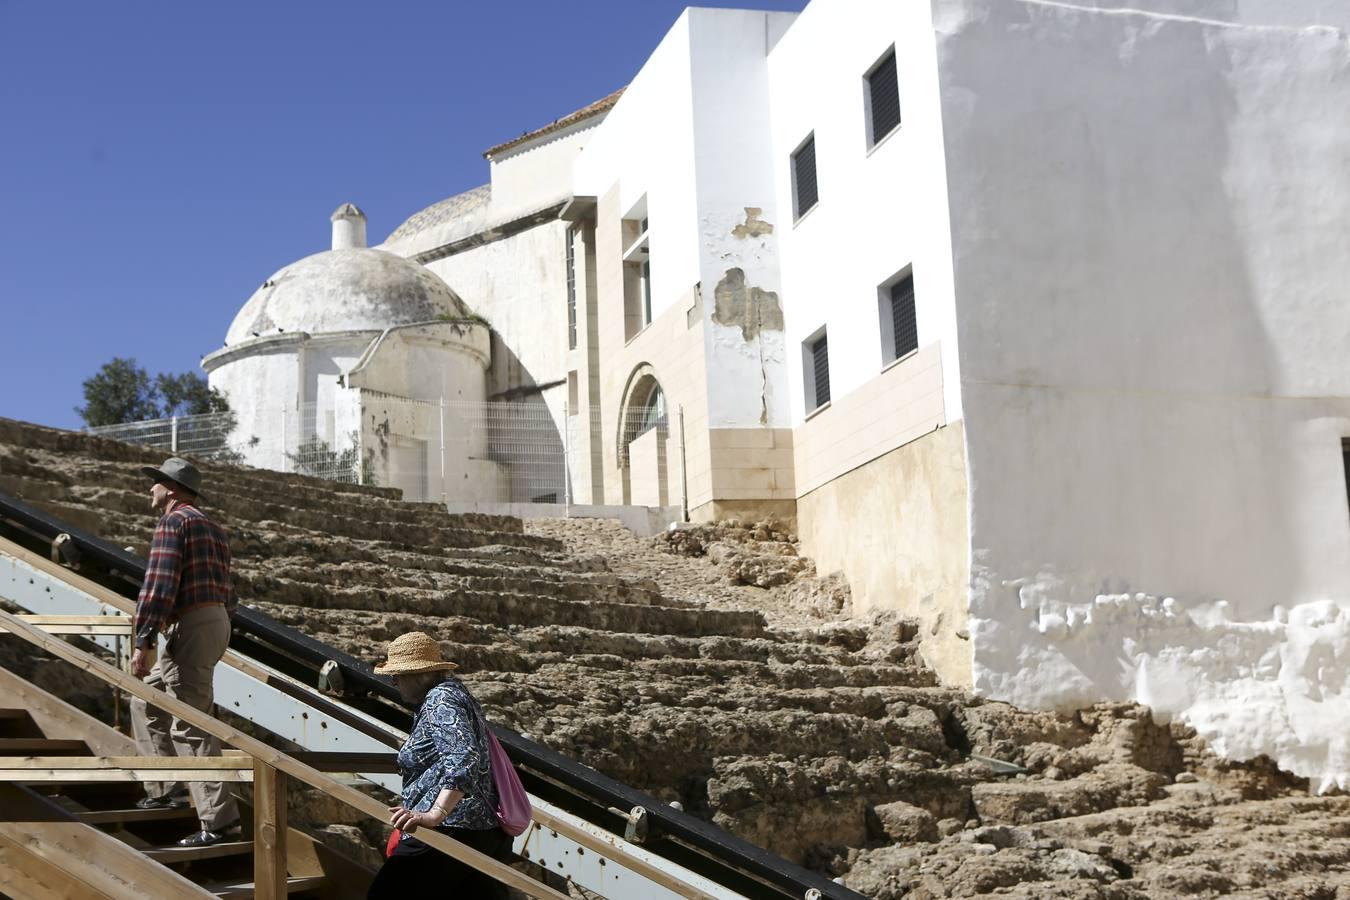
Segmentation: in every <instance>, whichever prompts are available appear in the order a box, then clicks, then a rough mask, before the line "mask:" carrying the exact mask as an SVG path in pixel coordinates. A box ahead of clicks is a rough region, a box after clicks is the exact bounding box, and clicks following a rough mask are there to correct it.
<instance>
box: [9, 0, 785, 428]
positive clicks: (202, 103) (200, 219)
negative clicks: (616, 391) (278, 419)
mask: <svg viewBox="0 0 1350 900" xmlns="http://www.w3.org/2000/svg"><path fill="white" fill-rule="evenodd" d="M684 5H685V4H683V3H679V2H669V0H627V2H619V0H598V2H590V0H584V2H582V3H556V2H532V0H531V2H511V3H470V2H464V0H442V2H439V3H431V2H426V3H400V2H384V3H380V4H375V3H351V2H326V3H318V2H298V0H296V2H272V3H261V2H256V3H255V2H232V3H217V4H205V3H182V2H175V3H171V2H153V3H152V2H134V0H127V2H120V3H107V2H85V3H58V2H37V0H0V202H2V203H3V206H2V207H0V416H7V417H10V418H17V419H25V420H28V421H33V422H41V423H44V424H48V425H57V426H61V427H78V426H79V425H80V424H81V423H80V420H79V417H78V416H77V415H76V414H75V412H74V407H75V406H77V405H79V404H81V403H82V399H83V398H82V394H81V391H80V384H81V382H82V381H83V380H84V379H85V378H87V377H88V376H89V375H91V374H93V373H94V372H95V371H96V370H97V369H98V368H99V366H101V365H102V364H103V363H104V362H106V361H107V360H109V359H111V358H112V357H114V356H132V357H135V358H136V359H137V360H138V361H139V362H140V363H141V364H142V365H143V366H144V367H145V368H146V369H148V370H149V371H150V372H151V373H152V374H153V373H155V372H160V371H172V372H179V371H186V370H188V369H197V368H198V366H199V363H200V360H201V357H202V356H203V355H204V354H206V353H208V352H210V351H212V350H214V349H216V348H218V347H219V346H220V343H221V340H222V339H223V338H224V335H225V330H226V328H228V326H229V323H230V320H231V319H232V318H233V317H234V314H235V312H236V311H237V310H238V308H239V307H240V306H241V305H242V304H243V302H244V301H245V300H246V299H248V296H249V294H251V293H252V292H253V290H254V289H255V288H256V287H257V286H258V285H259V284H261V283H262V281H263V279H265V278H266V277H267V276H268V275H270V274H272V273H273V272H274V271H276V270H277V269H278V268H280V267H281V266H283V265H285V264H286V263H288V262H291V261H292V260H295V259H298V258H300V257H302V256H305V255H308V254H310V253H314V252H316V251H319V250H323V249H326V248H327V246H328V240H329V233H328V232H329V225H328V214H329V213H330V212H332V210H333V209H334V208H336V207H337V206H338V204H339V203H342V202H345V201H352V202H354V203H356V204H357V205H359V206H360V207H361V208H362V209H363V210H364V211H365V213H366V215H367V217H368V218H369V230H370V237H371V240H372V242H376V241H379V240H382V239H383V238H384V237H385V236H386V235H387V234H388V233H389V232H390V231H391V230H392V229H393V228H394V227H396V226H397V225H398V223H399V222H401V221H402V220H403V219H404V218H406V217H407V216H408V215H410V214H412V213H413V212H416V211H417V210H419V209H421V208H422V207H424V206H427V205H429V204H431V203H433V202H435V201H436V200H439V199H442V198H444V197H448V196H450V195H452V194H455V193H458V192H460V191H462V190H466V189H468V188H470V187H473V186H475V185H478V184H482V183H484V182H486V181H487V163H486V162H485V161H484V160H483V158H482V151H483V150H484V149H486V148H487V147H489V146H492V145H493V144H496V143H500V142H501V141H503V140H507V139H509V138H511V137H514V136H516V135H518V134H520V133H521V132H524V131H527V130H530V129H533V128H536V127H538V126H540V125H543V124H545V123H547V122H548V121H550V120H552V119H554V118H557V117H558V116H561V115H565V114H566V113H568V112H571V111H572V110H574V109H576V108H578V107H581V106H584V105H586V104H587V103H589V102H591V101H592V100H596V99H598V98H600V97H602V96H604V95H605V94H608V93H609V92H610V91H612V90H614V89H615V88H617V87H619V86H621V85H623V84H625V83H627V82H628V80H629V79H631V78H632V76H633V75H634V74H635V73H636V72H637V70H638V69H639V68H640V67H641V65H642V62H643V61H644V60H645V59H646V57H647V55H648V54H649V53H650V52H651V50H652V49H653V48H654V47H655V46H656V44H657V42H658V41H659V40H660V39H661V36H662V35H663V34H665V32H666V30H667V29H668V28H669V27H670V25H671V23H672V22H674V21H675V19H676V18H677V17H678V16H679V14H680V11H681V10H682V9H683V7H684ZM710 5H730V6H737V7H752V8H761V9H792V10H798V9H801V7H802V6H803V5H805V4H804V0H803V2H796V0H762V2H755V0H750V2H738V3H732V4H710Z"/></svg>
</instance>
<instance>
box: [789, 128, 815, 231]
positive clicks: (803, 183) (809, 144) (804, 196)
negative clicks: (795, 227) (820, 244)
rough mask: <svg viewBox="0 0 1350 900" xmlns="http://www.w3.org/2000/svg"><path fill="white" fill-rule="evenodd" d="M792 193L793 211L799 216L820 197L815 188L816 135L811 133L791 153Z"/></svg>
mask: <svg viewBox="0 0 1350 900" xmlns="http://www.w3.org/2000/svg"><path fill="white" fill-rule="evenodd" d="M792 193H793V197H794V198H795V203H796V206H795V207H794V211H795V213H796V217H797V218H799V219H800V218H801V217H802V215H803V214H805V213H806V212H807V211H808V210H809V209H810V208H811V207H813V206H815V205H816V201H817V200H819V199H820V197H819V195H818V193H817V189H816V136H815V135H814V134H813V135H811V136H810V137H809V138H807V139H806V143H804V144H802V145H801V147H800V148H798V150H797V152H796V153H794V154H792Z"/></svg>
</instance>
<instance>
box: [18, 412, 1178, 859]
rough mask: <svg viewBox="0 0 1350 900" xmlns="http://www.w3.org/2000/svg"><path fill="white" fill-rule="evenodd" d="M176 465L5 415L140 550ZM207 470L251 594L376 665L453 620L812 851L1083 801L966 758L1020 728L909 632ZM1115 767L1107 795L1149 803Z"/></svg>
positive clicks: (420, 507) (464, 655)
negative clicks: (921, 822) (161, 486)
mask: <svg viewBox="0 0 1350 900" xmlns="http://www.w3.org/2000/svg"><path fill="white" fill-rule="evenodd" d="M30 437H31V440H30V439H29V438H30ZM161 458H162V454H160V453H157V452H156V453H150V452H147V451H143V450H141V449H140V448H134V447H126V446H124V445H118V444H114V443H111V442H107V441H102V440H99V439H95V438H91V437H89V436H87V435H73V436H72V435H70V434H69V433H62V432H56V431H53V430H50V429H37V430H34V429H31V428H29V427H27V426H19V425H17V424H16V423H12V422H7V421H6V420H0V490H6V491H16V492H21V493H23V494H24V496H26V497H30V498H32V499H33V501H34V502H35V503H37V504H38V505H40V506H42V507H43V508H46V509H48V510H49V511H51V512H52V513H53V514H55V515H58V516H62V517H64V518H68V519H70V520H72V521H73V522H74V523H75V524H77V525H80V526H82V527H85V528H87V529H88V530H90V531H93V532H95V533H98V534H101V535H103V536H105V537H107V538H109V539H110V540H113V541H115V542H117V543H118V544H119V545H121V546H132V547H134V548H136V549H137V550H138V551H140V552H142V553H144V551H145V549H146V547H147V544H148V541H149V537H150V533H151V530H152V527H153V524H154V518H153V514H152V513H151V511H150V510H149V509H148V508H147V507H148V504H147V502H146V500H147V498H146V496H145V490H144V487H145V486H144V479H142V478H141V476H140V475H139V474H138V473H137V467H138V466H139V465H143V464H145V463H147V462H149V463H158V462H160V461H161ZM203 474H204V475H205V477H206V478H207V484H208V485H210V487H209V488H208V495H207V502H206V503H204V507H205V508H206V509H207V510H208V511H209V512H211V513H212V514H213V515H216V516H217V517H218V518H219V519H220V520H221V521H222V524H225V525H226V527H227V528H228V529H229V530H230V533H231V546H232V549H233V550H234V554H235V576H236V579H237V586H238V589H239V592H240V595H241V599H242V600H243V601H244V602H245V603H248V604H251V605H254V606H256V607H257V608H258V609H260V610H261V611H263V612H266V613H268V614H270V615H272V616H274V617H275V618H276V619H278V620H279V621H281V622H283V623H285V624H289V625H292V626H294V627H296V628H298V629H300V630H302V631H304V632H305V633H307V634H310V635H311V636H313V637H315V638H317V639H319V640H322V641H325V642H328V643H331V644H332V645H333V646H335V647H338V648H340V649H342V650H345V651H347V652H349V653H352V654H354V655H356V656H358V657H360V658H363V659H366V660H369V661H372V662H374V661H375V660H376V659H377V658H378V656H379V653H380V651H381V649H382V648H383V645H384V644H385V643H386V642H388V641H389V640H392V639H393V638H394V637H396V636H398V635H399V634H402V633H405V632H406V631H409V630H414V629H417V630H424V631H427V632H429V633H432V634H434V635H436V637H437V638H438V639H439V640H440V642H441V646H442V648H443V650H444V651H445V652H446V653H447V654H448V655H449V657H450V658H452V659H454V660H455V661H456V662H458V663H459V664H460V666H461V669H460V674H461V676H462V677H463V678H464V680H465V681H466V682H467V683H469V684H470V685H471V686H472V688H473V690H474V692H475V694H476V695H477V696H478V697H479V699H480V700H481V701H482V702H483V705H484V707H485V708H486V709H487V710H488V711H489V715H490V717H491V718H492V719H493V720H495V721H498V722H500V723H502V724H504V725H508V726H510V727H513V728H516V729H518V730H521V731H524V732H527V733H529V734H530V735H531V736H533V737H534V738H536V739H538V740H540V741H542V742H543V743H544V744H546V745H547V746H549V747H551V748H553V749H555V750H557V751H559V752H562V753H565V754H568V755H570V756H573V757H574V758H576V759H578V760H580V761H582V762H584V763H586V764H588V765H591V766H594V767H596V768H597V769H599V770H601V771H603V772H605V773H606V774H608V775H610V776H612V777H615V778H618V779H619V780H621V781H624V782H626V783H629V784H632V785H633V786H635V787H638V788H640V789H644V790H648V791H651V792H652V793H653V794H655V795H656V796H658V797H660V798H662V799H667V800H675V799H678V800H680V801H681V802H683V803H684V804H685V806H686V808H687V809H690V810H691V811H693V812H695V813H697V814H700V815H703V816H705V817H707V818H710V819H712V820H714V821H716V822H718V823H719V824H722V825H723V826H725V827H728V828H730V829H732V830H733V831H735V832H737V833H739V834H741V835H742V836H745V837H747V838H749V839H751V840H752V841H754V842H756V843H758V844H760V845H762V846H766V847H768V848H769V849H771V850H774V851H775V852H779V853H782V854H784V855H786V856H787V857H789V858H792V859H794V860H803V859H807V858H808V857H810V856H811V854H814V853H818V852H819V848H821V847H838V846H847V847H865V846H867V845H868V842H869V841H870V840H872V839H873V838H872V836H871V835H870V833H869V824H868V822H869V820H868V816H869V815H870V814H871V812H870V811H871V809H872V808H873V806H874V805H876V804H879V803H888V802H893V801H903V802H906V803H912V804H915V805H917V806H919V807H921V808H922V809H924V810H926V811H928V813H930V814H931V815H932V816H934V817H935V818H938V819H955V820H958V821H959V822H960V823H964V822H966V821H968V820H970V819H972V818H975V817H976V816H978V815H985V816H986V817H987V818H989V819H991V820H993V819H996V818H997V817H999V816H1006V817H1009V820H1010V821H1021V820H1024V819H1028V818H1031V817H1034V816H1035V815H1036V812H1035V809H1036V808H1038V807H1037V806H1036V804H1038V803H1039V804H1041V806H1047V807H1048V808H1052V809H1060V808H1061V807H1062V808H1063V809H1064V810H1068V811H1072V810H1073V809H1074V808H1075V807H1074V805H1073V804H1074V803H1075V802H1077V800H1076V799H1075V798H1077V797H1079V796H1080V794H1082V792H1081V791H1076V790H1075V789H1074V788H1073V787H1066V788H1056V787H1054V786H1053V784H1054V783H1053V782H1052V783H1050V784H1047V783H1046V782H1044V781H1043V780H1038V781H1035V782H1028V784H1029V785H1031V786H1030V787H1026V788H1019V787H1014V786H1011V785H1010V783H1008V782H998V781H996V780H995V778H994V776H993V774H992V773H991V772H990V771H989V770H988V769H985V768H982V767H970V766H967V765H963V764H961V762H960V751H961V749H962V747H964V746H965V744H966V743H967V742H968V740H969V737H978V736H979V735H980V734H983V733H984V732H985V731H987V732H989V734H990V735H991V736H993V737H999V738H1001V737H1002V735H1003V734H1004V732H1005V731H1007V730H1008V729H1009V728H1011V727H1013V725H1012V724H1009V722H1010V721H1011V720H1009V722H1005V719H1006V716H1004V717H1002V718H997V719H996V722H995V725H983V724H981V723H982V719H980V717H979V716H977V715H971V714H970V712H969V710H970V709H971V704H972V703H975V704H978V701H972V700H971V698H969V697H967V696H965V695H962V694H960V693H959V692H956V691H952V690H949V689H945V688H941V687H938V686H937V685H936V679H935V676H934V675H933V673H932V672H931V671H930V670H928V669H927V668H926V667H925V666H924V665H922V662H921V660H919V659H918V657H917V655H916V649H915V648H916V646H917V644H916V642H915V633H914V631H913V628H912V626H910V625H906V624H903V623H893V624H890V625H887V626H885V627H882V626H870V625H868V624H861V623H856V622H852V623H848V622H831V623H822V624H821V625H820V626H818V627H810V628H799V629H792V630H784V629H772V628H770V627H768V625H767V623H766V621H765V618H764V616H763V615H762V614H761V613H760V612H758V611H755V610H749V609H726V608H718V607H714V606H712V605H710V604H708V603H706V602H704V601H702V600H700V599H699V598H698V597H697V596H696V594H697V593H698V590H699V589H698V587H697V585H698V584H699V583H701V582H699V581H698V580H697V578H694V579H690V578H689V577H688V575H687V574H686V576H685V577H684V580H683V581H680V580H678V579H676V580H675V583H682V584H685V585H694V586H693V587H692V588H688V587H687V588H686V590H689V591H690V595H688V596H681V597H668V596H665V592H663V590H662V586H663V584H664V583H665V582H664V581H662V580H661V579H662V578H663V576H664V572H665V570H664V569H662V567H661V566H660V565H657V566H655V567H653V566H651V565H650V563H649V562H648V563H647V564H646V567H645V568H643V567H630V571H631V570H637V571H645V572H652V573H654V575H655V578H643V577H636V576H632V575H625V574H620V571H616V570H617V569H618V567H619V564H618V563H611V562H609V561H607V554H608V550H609V546H610V541H609V540H608V539H602V540H599V541H592V542H591V543H590V544H587V546H590V547H595V548H597V549H596V550H594V551H590V552H593V553H595V554H596V555H592V556H587V555H578V556H572V555H569V554H568V553H567V552H566V551H565V545H564V543H563V541H562V540H559V539H558V538H556V537H540V536H534V535H530V534H526V533H525V530H524V528H523V526H522V524H521V522H520V521H519V520H517V519H511V518H508V517H500V516H480V517H475V516H452V515H449V514H446V513H444V512H442V511H441V510H439V509H438V508H436V507H435V506H433V505H429V504H409V503H404V502H402V501H401V500H400V499H399V498H398V497H397V495H396V494H395V492H392V491H389V490H388V489H369V488H361V487H357V486H351V485H337V484H332V483H329V482H323V481H319V480H317V479H313V478H308V477H305V476H297V475H290V474H282V473H267V472H260V471H258V470H247V469H240V468H237V467H231V466H218V465H208V466H205V467H203ZM790 547H791V545H789V544H787V543H785V542H782V541H778V542H770V543H766V544H765V545H764V546H762V547H759V548H758V549H760V550H764V551H766V552H769V551H772V552H775V553H778V554H780V555H785V554H786V553H787V551H788V549H790ZM682 564H683V561H679V560H672V563H671V565H672V566H676V565H682ZM658 582H660V583H658ZM982 708H985V709H988V708H990V707H982ZM995 714H996V715H998V716H1002V713H999V712H997V710H995ZM996 726H997V727H996ZM1085 727H1086V726H1084V728H1085ZM981 729H983V730H981ZM968 736H969V737H968ZM1086 777H1087V776H1084V778H1086ZM1116 781H1119V779H1116ZM1116 781H1112V780H1111V779H1106V782H1105V783H1104V784H1103V786H1102V787H1101V788H1100V789H1097V790H1095V792H1094V791H1091V790H1089V791H1088V792H1087V795H1088V796H1089V797H1091V798H1093V802H1115V799H1121V800H1123V801H1124V802H1129V801H1130V800H1131V799H1133V798H1134V796H1135V795H1134V794H1130V793H1128V791H1117V792H1116V794H1113V793H1112V791H1113V790H1115V788H1113V785H1115V783H1116ZM1084 784H1085V785H1088V786H1089V787H1091V784H1090V783H1089V782H1086V781H1085V782H1084ZM1145 787H1146V788H1148V789H1150V790H1151V789H1152V788H1151V783H1149V784H1146V785H1145ZM977 788H978V790H976V789H977ZM1038 792H1039V793H1038ZM1117 794H1118V795H1119V798H1117ZM1141 796H1146V795H1141ZM977 798H978V801H979V803H978V804H977V803H976V799H977ZM979 806H982V807H983V808H984V810H985V811H984V813H981V812H980V811H979V810H978V809H977V807H979Z"/></svg>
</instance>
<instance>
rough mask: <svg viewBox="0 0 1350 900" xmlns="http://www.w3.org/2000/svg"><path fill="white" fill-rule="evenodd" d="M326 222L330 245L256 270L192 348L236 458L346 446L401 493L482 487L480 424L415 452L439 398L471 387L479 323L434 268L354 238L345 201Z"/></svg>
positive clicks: (333, 463)
mask: <svg viewBox="0 0 1350 900" xmlns="http://www.w3.org/2000/svg"><path fill="white" fill-rule="evenodd" d="M332 223H333V246H332V249H331V250H327V251H324V252H322V253H316V254H314V255H312V256H307V257H305V258H304V259H301V260H299V261H298V262H295V263H292V264H290V265H288V266H286V267H284V268H282V269H281V270H280V271H278V272H277V273H276V274H274V275H272V276H271V277H270V278H268V279H267V280H266V281H264V282H263V284H262V286H261V287H260V288H258V290H257V291H256V292H255V293H254V294H253V296H252V297H250V298H249V300H248V302H247V303H245V304H244V307H243V308H242V309H241V310H240V311H239V314H238V315H237V316H235V319H234V322H233V324H231V325H230V330H229V332H228V333H227V334H226V337H225V346H224V347H222V348H221V349H219V350H217V351H216V352H215V353H212V354H211V355H209V356H207V357H206V358H205V359H204V360H202V366H203V368H205V369H206V371H207V373H208V376H209V379H210V383H211V386H212V387H214V388H219V389H220V390H221V391H223V392H224V393H225V395H226V396H227V397H229V398H230V403H231V407H232V408H233V410H234V411H235V413H236V415H237V416H238V419H239V426H238V430H237V432H238V433H239V434H241V435H245V436H249V438H250V440H248V441H246V442H244V443H242V444H241V446H240V450H241V452H242V453H243V456H244V460H243V461H244V462H246V463H248V464H250V465H256V466H260V467H266V468H273V469H290V468H297V467H298V468H301V469H305V470H308V471H311V472H313V473H315V474H331V473H330V471H329V470H330V469H332V470H336V469H339V468H341V469H342V470H343V471H344V473H352V474H355V473H354V472H353V466H352V465H351V464H350V463H348V464H347V465H345V466H341V467H340V466H338V465H337V462H338V461H339V460H343V459H344V457H348V458H350V459H354V460H357V461H359V468H357V469H356V472H363V473H364V477H365V478H366V479H367V480H369V481H373V482H375V483H377V484H382V485H388V486H392V487H399V488H403V489H404V490H405V491H407V492H409V493H410V494H412V495H414V496H419V497H426V496H434V495H437V494H439V493H440V492H442V491H443V490H444V487H445V484H446V483H452V484H453V485H454V487H455V489H457V490H465V489H466V486H467V489H469V490H474V491H480V492H483V493H484V494H485V495H487V496H491V495H492V494H493V493H494V488H495V483H496V481H497V480H498V479H499V478H500V477H501V473H500V472H499V468H498V467H497V466H496V465H495V464H493V463H491V462H488V461H486V459H485V458H486V456H487V454H486V452H485V444H486V438H485V436H484V435H482V434H479V435H477V438H478V440H477V446H476V447H464V448H462V450H461V452H459V453H456V454H454V455H453V456H451V457H450V458H449V460H447V459H446V456H445V454H441V453H439V450H438V452H437V454H436V455H435V457H434V458H433V456H432V455H431V454H430V453H429V452H428V447H429V446H430V445H431V441H432V440H433V439H434V438H436V437H438V436H440V434H441V431H442V428H443V414H442V409H443V405H444V403H445V401H446V400H447V399H448V400H451V401H455V400H464V399H471V400H473V401H480V400H481V399H482V398H483V396H484V393H485V391H486V372H487V367H488V362H489V338H488V328H487V326H486V325H485V324H483V322H482V320H481V318H479V317H477V316H475V315H474V314H473V313H472V312H471V311H470V310H469V308H468V307H467V306H466V305H465V304H464V302H463V301H462V300H461V299H460V298H459V297H458V296H457V295H456V294H455V293H454V291H452V290H450V288H449V287H447V286H446V284H445V282H443V281H442V280H441V279H440V278H438V277H436V275H435V274H433V273H431V272H429V271H428V270H427V269H425V268H424V267H422V266H419V265H417V264H416V263H413V262H409V261H408V260H406V259H404V258H402V257H400V256H397V255H395V254H393V253H388V252H385V251H383V250H375V249H371V248H368V247H366V219H365V216H364V214H362V212H361V211H360V210H359V209H357V208H356V207H355V206H353V205H351V204H350V203H348V204H344V205H342V206H341V207H339V208H338V209H337V211H336V212H334V213H333V215H332ZM410 401H411V402H410ZM474 451H477V452H474ZM447 465H448V468H447Z"/></svg>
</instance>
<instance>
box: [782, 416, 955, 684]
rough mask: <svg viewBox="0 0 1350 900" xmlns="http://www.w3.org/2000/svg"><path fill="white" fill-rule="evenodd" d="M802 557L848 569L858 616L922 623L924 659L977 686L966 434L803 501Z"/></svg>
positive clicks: (899, 454) (931, 443)
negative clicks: (894, 615) (887, 613)
mask: <svg viewBox="0 0 1350 900" xmlns="http://www.w3.org/2000/svg"><path fill="white" fill-rule="evenodd" d="M797 529H798V534H799V535H800V537H801V552H802V554H803V555H805V556H809V557H811V558H812V559H814V560H815V562H816V569H817V571H818V572H820V573H821V574H822V575H823V574H827V573H830V572H842V573H843V574H844V577H845V578H847V579H848V583H849V586H850V588H852V591H853V604H854V610H855V612H861V613H866V612H870V611H873V610H882V609H890V610H897V611H899V612H902V613H904V614H905V615H908V616H914V617H915V618H917V619H919V621H920V622H921V628H920V636H921V638H922V646H923V653H924V656H925V658H926V659H927V660H928V662H929V664H931V665H932V666H933V668H934V669H935V670H936V671H937V673H938V674H939V675H940V676H941V677H942V679H943V681H944V682H945V683H947V684H952V685H959V686H966V687H968V686H969V685H970V683H971V651H970V639H969V634H968V633H967V631H966V627H967V626H966V622H967V603H968V596H969V584H970V539H969V527H968V521H967V489H966V463H965V434H964V427H963V423H961V422H955V423H953V424H951V425H948V426H946V427H943V428H939V429H938V430H936V431H931V432H929V433H928V434H925V435H923V436H922V437H920V438H919V439H918V440H915V441H911V442H910V443H908V444H905V445H904V446H903V447H900V448H898V449H896V450H892V451H890V452H889V453H886V454H885V455H883V456H881V457H879V458H877V459H874V460H872V461H871V462H868V463H867V464H865V465H862V466H859V467H857V468H854V469H852V470H851V471H849V472H848V473H847V474H845V475H843V476H841V477H839V478H835V479H834V480H832V481H829V482H828V483H826V484H824V485H822V486H820V487H818V488H816V489H815V490H813V491H811V492H809V493H807V494H805V495H804V496H802V497H799V498H798V499H797Z"/></svg>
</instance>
